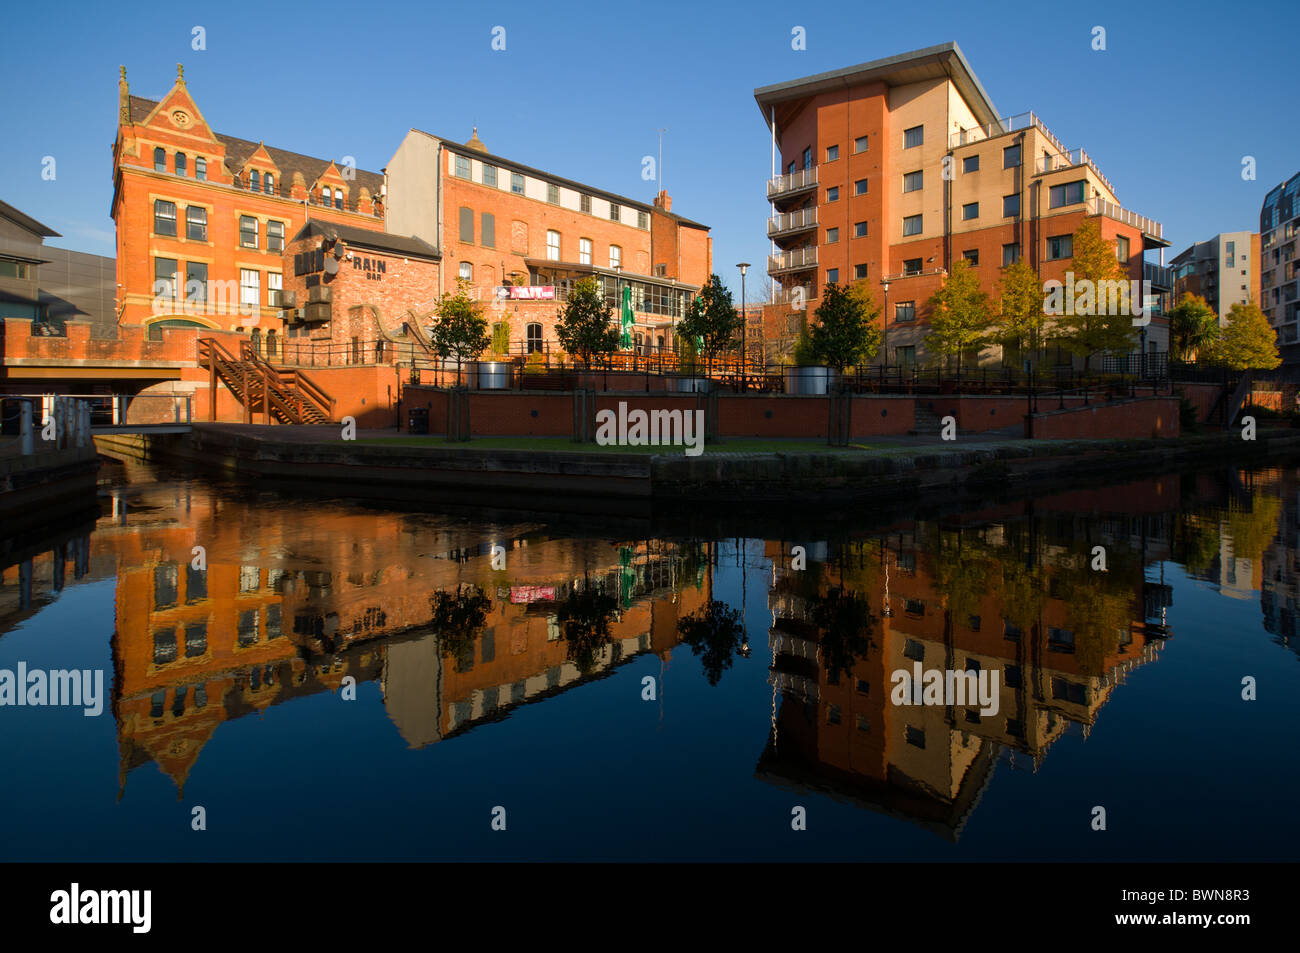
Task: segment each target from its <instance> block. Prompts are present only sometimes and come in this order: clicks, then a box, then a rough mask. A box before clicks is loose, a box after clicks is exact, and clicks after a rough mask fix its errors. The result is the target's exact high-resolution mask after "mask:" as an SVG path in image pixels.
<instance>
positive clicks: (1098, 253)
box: [1048, 218, 1133, 370]
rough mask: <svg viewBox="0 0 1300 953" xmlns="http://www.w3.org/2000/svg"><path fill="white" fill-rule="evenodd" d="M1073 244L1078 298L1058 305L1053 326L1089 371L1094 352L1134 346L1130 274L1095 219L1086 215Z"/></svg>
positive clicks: (1075, 284) (1067, 347) (1106, 351)
mask: <svg viewBox="0 0 1300 953" xmlns="http://www.w3.org/2000/svg"><path fill="white" fill-rule="evenodd" d="M1072 245H1073V252H1074V260H1073V262H1072V264H1071V270H1072V271H1073V272H1074V286H1075V289H1076V295H1075V300H1074V301H1072V302H1069V303H1067V304H1066V306H1065V307H1063V308H1059V309H1054V310H1057V313H1056V315H1055V317H1054V320H1053V322H1052V328H1053V332H1054V336H1055V337H1057V338H1059V339H1060V341H1061V343H1062V344H1063V345H1064V346H1065V347H1066V349H1067V350H1069V351H1070V353H1072V354H1074V355H1076V356H1077V357H1081V358H1083V366H1084V369H1085V370H1086V369H1087V367H1088V364H1089V361H1090V360H1091V358H1092V356H1093V355H1094V354H1105V353H1108V352H1114V351H1127V350H1128V349H1129V348H1130V347H1131V346H1132V341H1133V315H1132V313H1131V307H1132V302H1131V301H1130V297H1129V284H1128V274H1127V273H1126V272H1125V271H1124V269H1123V268H1122V267H1121V266H1120V263H1119V259H1118V258H1117V257H1116V255H1115V243H1114V242H1112V241H1109V240H1107V239H1106V238H1104V237H1102V234H1101V226H1100V225H1098V224H1097V220H1096V219H1094V218H1088V219H1084V221H1083V224H1082V225H1080V226H1079V229H1078V231H1076V232H1075V233H1074V236H1073V239H1072ZM1085 281H1086V282H1088V284H1083V282H1085ZM1048 300H1049V301H1050V300H1051V296H1050V295H1049V299H1048Z"/></svg>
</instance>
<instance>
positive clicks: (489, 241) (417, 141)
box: [384, 129, 713, 353]
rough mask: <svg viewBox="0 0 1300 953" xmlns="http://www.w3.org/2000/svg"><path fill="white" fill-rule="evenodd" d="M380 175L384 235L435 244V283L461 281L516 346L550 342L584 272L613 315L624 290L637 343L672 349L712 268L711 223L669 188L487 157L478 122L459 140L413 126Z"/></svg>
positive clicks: (446, 286) (447, 287)
mask: <svg viewBox="0 0 1300 953" xmlns="http://www.w3.org/2000/svg"><path fill="white" fill-rule="evenodd" d="M384 173H385V182H386V188H387V195H388V196H389V203H388V205H387V209H386V223H387V230H388V231H389V232H392V233H394V234H399V235H404V236H413V237H415V238H419V239H423V240H424V241H425V242H428V243H429V244H430V245H432V246H434V247H436V248H438V249H441V251H442V254H443V262H444V268H443V269H442V288H441V290H442V291H444V292H451V291H455V290H456V287H457V283H458V281H460V280H461V279H463V280H464V281H465V282H467V283H468V286H469V288H470V293H471V294H472V295H474V296H475V297H477V298H478V299H479V300H480V301H483V302H485V307H486V310H487V316H488V319H489V321H490V322H491V323H493V324H494V325H495V324H501V323H505V324H507V325H508V326H509V329H510V341H511V350H512V351H513V352H514V353H519V352H520V351H521V350H523V351H525V352H526V353H533V352H535V351H539V350H542V349H543V348H544V347H550V346H553V341H554V324H555V319H556V316H557V315H558V313H559V310H560V307H561V304H562V302H563V301H564V300H565V299H566V297H567V294H568V291H569V289H570V288H571V287H572V286H573V283H574V282H575V281H577V280H578V279H580V278H584V277H595V279H596V280H597V282H598V283H599V285H600V287H601V289H602V290H603V292H604V294H605V297H606V300H607V301H608V302H609V303H610V304H611V306H615V307H616V313H618V312H617V308H618V307H619V306H620V303H621V302H622V301H623V299H624V297H625V294H626V293H627V292H628V290H629V289H630V297H631V309H632V317H633V326H632V328H631V329H629V337H630V338H631V343H632V344H633V345H635V346H637V347H638V349H639V350H640V349H650V348H654V347H671V346H672V343H673V340H672V328H673V326H674V325H675V324H676V322H677V321H678V320H680V319H681V318H682V316H683V315H684V314H685V309H686V306H687V304H688V303H689V301H690V300H691V298H692V297H693V296H694V295H695V294H696V293H698V291H699V290H700V288H701V287H702V286H703V285H704V284H705V283H706V282H707V281H708V279H709V275H710V273H711V272H712V270H713V245H712V239H711V238H710V237H709V230H708V227H707V226H705V225H701V224H700V223H698V222H694V221H691V220H690V219H686V218H683V217H682V216H680V215H678V214H676V213H674V212H673V211H672V199H671V198H670V197H669V196H668V194H667V193H666V192H660V193H659V194H658V195H657V196H656V197H655V199H654V201H653V202H652V203H646V202H642V201H639V200H637V199H633V198H629V197H627V196H624V195H618V194H615V193H613V192H608V191H605V190H603V189H599V188H596V187H594V186H590V185H585V184H583V183H581V182H575V181H572V180H570V179H566V178H562V177H560V176H557V175H554V174H552V173H550V172H544V171H541V170H539V169H535V168H532V167H531V166H527V165H523V164H521V163H519V162H516V161H514V160H513V159H507V158H504V157H502V156H498V155H493V154H492V153H491V152H489V151H488V149H487V147H486V146H485V145H484V144H483V142H482V140H481V139H479V137H478V130H477V129H475V130H474V134H473V135H472V136H471V137H470V139H469V140H468V141H467V142H463V143H461V142H456V141H454V140H451V139H447V138H442V137H438V136H433V135H430V134H429V133H426V132H421V131H420V130H418V129H412V130H411V131H410V132H408V133H407V135H406V137H405V138H404V139H403V140H402V143H401V145H400V146H399V147H398V149H397V152H396V153H395V154H394V155H393V158H392V159H391V160H390V161H389V163H388V165H387V166H386V167H385V169H384ZM429 307H432V302H430V304H429Z"/></svg>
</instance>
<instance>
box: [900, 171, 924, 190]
mask: <svg viewBox="0 0 1300 953" xmlns="http://www.w3.org/2000/svg"><path fill="white" fill-rule="evenodd" d="M924 185H925V173H923V172H921V171H920V170H919V169H918V170H917V171H915V172H904V173H903V191H904V192H919V191H920V190H921V188H922V187H923V186H924Z"/></svg>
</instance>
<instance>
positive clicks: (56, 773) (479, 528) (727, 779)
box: [0, 464, 1300, 861]
mask: <svg viewBox="0 0 1300 953" xmlns="http://www.w3.org/2000/svg"><path fill="white" fill-rule="evenodd" d="M1298 503H1300V471H1298V470H1297V468H1296V467H1295V466H1278V467H1275V468H1271V469H1262V470H1256V471H1251V472H1243V471H1235V470H1227V469H1224V470H1216V471H1210V472H1205V473H1195V474H1169V475H1165V476H1161V477H1157V478H1150V479H1142V480H1136V481H1133V482H1129V483H1126V484H1124V485H1121V486H1114V487H1095V486H1094V487H1087V488H1082V489H1078V488H1076V489H1072V490H1065V491H1061V492H1056V493H1051V492H1047V493H1042V494H1039V495H1037V496H1035V497H1034V498H1032V499H1004V500H993V501H990V502H988V503H987V504H984V505H983V506H982V507H981V508H980V509H978V510H973V511H968V512H956V511H948V512H942V511H927V512H924V513H921V512H907V511H904V512H892V513H883V512H878V513H874V514H871V513H830V514H827V513H818V512H816V511H815V508H810V509H809V511H808V512H807V513H801V512H798V511H792V512H790V513H787V514H784V519H783V521H781V522H780V525H779V529H776V530H774V529H773V528H772V527H773V526H774V525H777V524H775V523H774V522H773V521H771V520H763V521H762V522H761V523H760V522H757V520H758V517H754V518H753V519H752V520H749V521H747V520H746V519H745V518H743V517H741V518H736V519H735V520H733V521H732V522H730V523H727V524H721V523H718V524H709V525H706V524H704V523H701V522H698V521H697V522H696V523H694V524H693V523H692V521H691V520H690V519H685V520H681V519H676V520H674V519H664V520H662V521H658V522H656V521H655V520H649V521H643V520H638V521H637V522H635V523H633V522H632V521H628V522H627V523H626V524H622V523H620V522H619V521H618V520H617V519H608V518H606V519H604V520H603V521H601V522H599V523H596V522H586V523H584V522H581V521H573V520H563V519H543V518H528V517H526V516H517V515H516V516H512V517H505V516H500V515H497V516H493V517H492V518H491V519H485V518H483V517H481V516H478V515H476V514H475V513H474V512H472V511H465V510H462V511H458V512H454V513H447V512H441V513H440V512H438V511H437V510H436V509H435V508H427V509H426V510H425V511H416V510H415V509H413V508H410V507H404V508H403V509H400V510H399V509H395V508H391V507H390V508H385V507H383V506H378V505H375V504H373V503H361V502H350V501H347V500H343V499H312V500H303V499H301V498H295V497H294V496H292V495H288V494H285V493H283V492H280V491H274V490H268V489H264V488H259V487H257V486H249V485H239V484H233V483H221V482H211V481H208V480H204V479H200V478H197V477H195V476H193V475H191V474H185V473H174V472H168V471H165V470H155V469H152V468H150V467H148V466H146V465H143V464H113V465H111V466H110V467H108V468H107V469H106V476H105V480H104V482H103V484H102V486H101V492H100V499H99V513H98V516H97V517H96V515H95V514H94V513H93V512H92V513H91V514H89V516H88V517H87V518H86V519H85V520H82V521H80V522H76V521H74V522H72V523H70V524H68V525H65V526H63V527H59V528H54V527H51V528H50V530H49V532H48V533H46V534H44V535H43V536H42V537H40V538H25V539H21V540H8V541H5V542H4V548H3V550H0V564H2V565H4V567H5V568H4V570H3V577H2V578H0V692H2V691H3V688H4V681H3V680H4V678H5V673H6V672H8V673H11V674H10V675H9V679H10V682H9V685H10V688H11V694H10V696H9V697H8V698H6V699H5V701H6V704H5V705H4V707H0V763H3V764H4V766H5V778H4V781H3V783H2V784H0V856H3V858H4V859H6V860H233V861H263V860H386V859H393V860H480V859H481V860H492V859H574V860H582V859H633V860H640V859H653V860H662V859H667V860H672V859H685V860H704V859H708V860H715V859H717V860H787V859H793V860H845V861H896V860H998V859H1022V860H1023V859H1033V860H1225V859H1241V860H1258V859H1278V860H1294V859H1295V858H1296V856H1297V853H1300V821H1297V812H1296V810H1295V792H1296V791H1297V790H1300V759H1297V758H1296V743H1295V732H1296V726H1297V725H1298V724H1300V634H1298V632H1300V623H1298V622H1297V615H1296V599H1297V591H1296V590H1297V579H1298V578H1300V551H1298V549H1297V546H1300V539H1298V538H1297V520H1298V518H1300V512H1298ZM20 667H21V671H23V672H25V673H26V679H27V680H28V685H27V687H28V691H27V694H26V695H24V696H23V700H24V701H38V700H40V699H41V696H40V695H39V694H33V690H32V687H31V686H32V682H31V681H30V680H31V679H32V678H33V675H32V673H35V672H40V673H43V674H42V678H45V677H46V675H48V674H49V673H51V672H58V671H67V670H76V671H85V672H87V673H89V677H88V681H87V682H86V686H87V688H88V689H89V691H88V692H87V696H86V697H81V698H80V699H73V698H71V697H68V698H65V699H62V700H64V701H67V702H72V701H78V700H79V702H80V705H79V706H78V705H74V704H64V705H60V706H54V705H50V704H44V705H40V704H24V705H18V704H16V700H17V699H16V695H17V694H20V692H18V689H19V688H21V685H18V684H17V679H18V674H19V672H20ZM929 671H938V672H939V673H940V677H941V678H943V679H945V681H944V683H943V685H942V686H941V688H942V689H947V688H950V687H951V688H952V689H953V690H952V691H951V692H949V691H945V690H936V691H935V692H934V693H933V695H931V694H929V693H924V692H920V691H918V692H917V693H916V694H915V695H914V694H913V693H912V692H911V691H910V690H908V689H905V688H900V687H899V686H900V685H902V684H903V681H902V677H903V675H904V674H905V675H906V676H907V677H908V678H911V677H913V676H915V675H916V674H918V673H920V674H921V676H922V679H923V684H924V679H925V677H926V673H927V672H929ZM950 672H951V673H958V677H952V678H949V677H948V675H947V673H950ZM963 673H970V676H971V677H970V678H967V677H966V676H965V674H963ZM56 677H57V676H56ZM96 677H102V693H101V694H100V696H99V698H98V702H99V707H100V708H101V711H100V712H99V713H98V714H95V713H94V712H93V707H94V704H93V701H94V700H93V699H92V698H91V697H89V696H91V695H94V688H93V686H94V684H95V682H94V679H95V678H96ZM62 684H63V686H64V688H65V689H66V688H67V686H68V683H67V682H66V681H64V682H63V683H62ZM78 684H80V683H78ZM49 685H50V686H52V685H53V682H50V683H49ZM977 685H978V686H979V687H980V688H981V689H982V694H979V693H976V694H977V697H970V695H969V694H963V695H962V696H959V695H958V693H957V691H956V689H957V688H963V689H964V688H965V687H967V686H972V687H973V686H977ZM46 688H47V690H46V692H45V694H44V700H45V701H46V702H48V701H50V700H51V699H52V694H53V689H52V688H51V687H49V686H47V687H46ZM0 697H3V696H2V695H0ZM916 702H920V703H919V704H918V703H916ZM88 712H89V713H88Z"/></svg>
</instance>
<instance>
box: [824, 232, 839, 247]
mask: <svg viewBox="0 0 1300 953" xmlns="http://www.w3.org/2000/svg"><path fill="white" fill-rule="evenodd" d="M839 240H840V230H839V229H838V228H828V229H826V244H827V245H834V244H835V243H836V242H838V241H839Z"/></svg>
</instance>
